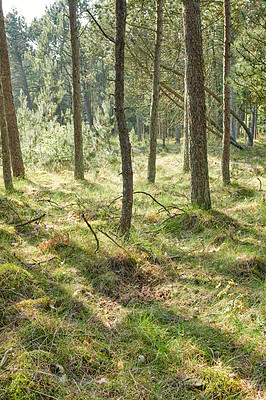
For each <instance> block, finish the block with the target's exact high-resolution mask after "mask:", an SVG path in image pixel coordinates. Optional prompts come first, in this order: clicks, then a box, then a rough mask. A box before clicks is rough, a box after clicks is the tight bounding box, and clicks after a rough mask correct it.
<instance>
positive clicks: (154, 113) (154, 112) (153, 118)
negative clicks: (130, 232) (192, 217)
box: [148, 0, 163, 183]
mask: <svg viewBox="0 0 266 400" xmlns="http://www.w3.org/2000/svg"><path fill="white" fill-rule="evenodd" d="M156 4H157V30H156V42H155V54H154V71H153V89H152V102H151V114H150V149H149V158H148V181H149V182H152V183H153V182H155V175H156V147H157V136H158V109H159V93H160V60H161V44H162V37H163V0H157V2H156Z"/></svg>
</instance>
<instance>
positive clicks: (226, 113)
mask: <svg viewBox="0 0 266 400" xmlns="http://www.w3.org/2000/svg"><path fill="white" fill-rule="evenodd" d="M230 42H231V12H230V0H224V58H223V152H222V179H223V184H224V185H229V184H230V85H229V83H228V77H229V73H230Z"/></svg>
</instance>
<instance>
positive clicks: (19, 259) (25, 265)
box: [11, 253, 28, 268]
mask: <svg viewBox="0 0 266 400" xmlns="http://www.w3.org/2000/svg"><path fill="white" fill-rule="evenodd" d="M12 256H13V257H15V258H16V259H17V260H18V261H19V262H20V264H21V265H23V267H25V268H28V265H27V264H26V263H24V262H23V261H22V260H21V258H19V257H18V256H17V255H16V254H15V253H11V257H12Z"/></svg>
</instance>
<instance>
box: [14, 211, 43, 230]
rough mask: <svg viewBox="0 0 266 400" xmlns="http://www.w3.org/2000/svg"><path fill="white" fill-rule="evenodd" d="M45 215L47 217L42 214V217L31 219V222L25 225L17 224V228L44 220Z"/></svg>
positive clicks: (24, 223)
mask: <svg viewBox="0 0 266 400" xmlns="http://www.w3.org/2000/svg"><path fill="white" fill-rule="evenodd" d="M45 215H46V214H42V215H41V216H40V217H37V218H34V219H31V220H30V221H27V222H23V224H17V225H16V226H20V227H21V226H25V225H29V224H31V223H32V222H36V221H39V220H40V219H42V218H43V217H45Z"/></svg>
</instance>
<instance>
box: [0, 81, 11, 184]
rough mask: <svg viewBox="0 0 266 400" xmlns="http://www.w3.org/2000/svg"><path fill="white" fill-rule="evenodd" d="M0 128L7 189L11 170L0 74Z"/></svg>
mask: <svg viewBox="0 0 266 400" xmlns="http://www.w3.org/2000/svg"><path fill="white" fill-rule="evenodd" d="M0 129H1V141H2V165H3V177H4V184H5V188H6V190H8V191H11V190H13V189H14V188H13V182H12V171H11V161H10V151H9V139H8V127H7V122H6V110H5V98H4V92H3V85H2V77H1V74H0Z"/></svg>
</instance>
